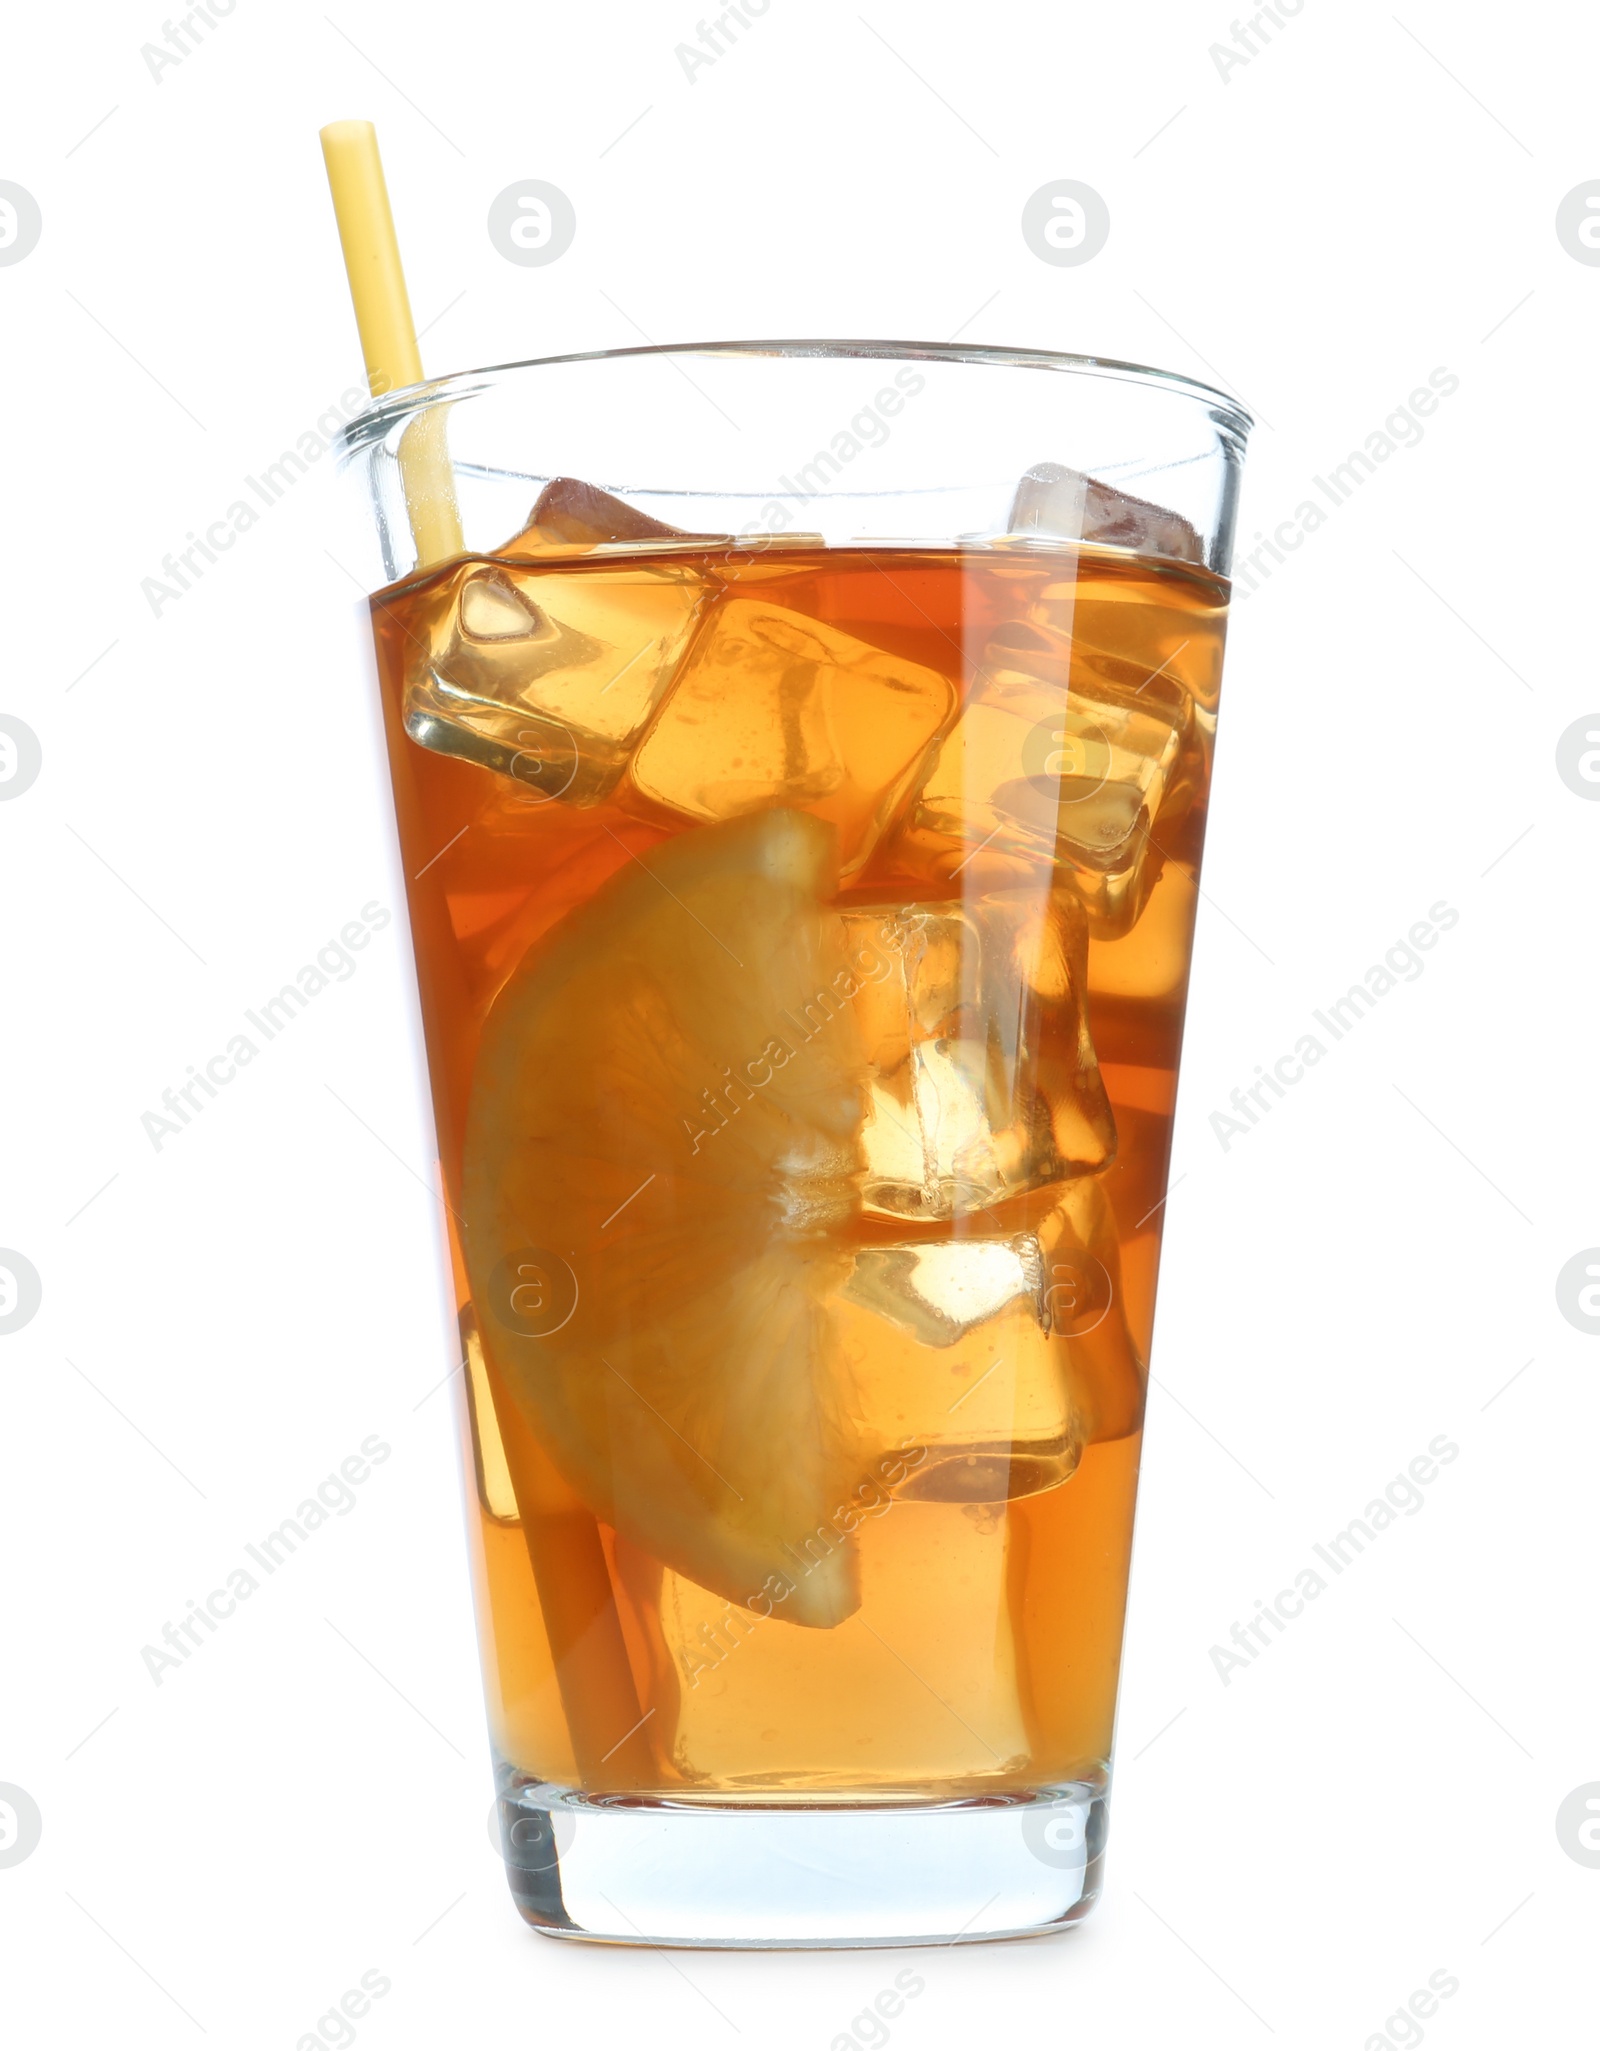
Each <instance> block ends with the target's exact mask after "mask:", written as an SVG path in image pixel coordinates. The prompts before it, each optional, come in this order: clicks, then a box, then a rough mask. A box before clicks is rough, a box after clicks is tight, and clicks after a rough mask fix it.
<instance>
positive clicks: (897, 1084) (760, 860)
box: [347, 343, 1249, 1944]
mask: <svg viewBox="0 0 1600 2051" xmlns="http://www.w3.org/2000/svg"><path fill="white" fill-rule="evenodd" d="M1248 427H1249V422H1248V419H1247V418H1246V416H1245V415H1244V414H1242V413H1241V411H1240V410H1239V408H1238V407H1237V406H1236V405H1235V404H1234V402H1233V401H1232V400H1231V399H1228V398H1227V397H1225V396H1224V395H1222V394H1220V393H1218V392H1214V391H1211V390H1208V389H1207V388H1205V387H1203V386H1200V385H1196V384H1192V383H1190V382H1188V381H1187V380H1184V379H1181V378H1177V377H1171V376H1167V375H1164V374H1162V373H1159V372H1155V371H1149V370H1140V369H1137V368H1134V367H1132V366H1129V365H1124V364H1115V363H1108V362H1101V361H1098V360H1095V359H1089V358H1077V357H1062V356H1047V355H1033V354H1022V353H1018V352H1013V351H1004V350H994V349H976V348H973V349H967V348H954V347H940V348H934V347H921V346H913V345H903V344H891V343H772V344H714V345H705V346H700V347H693V348H681V349H648V350H624V351H620V352H615V353H612V354H608V355H603V356H587V357H567V358H557V359H551V360H548V361H544V362H535V363H523V364H512V365H508V366H506V367H504V368H502V369H498V370H490V371H483V372H476V373H469V374H465V375H463V376H460V377H456V378H449V379H444V380H440V381H438V382H437V383H433V384H429V385H425V386H420V387H416V388H414V389H412V390H410V391H407V392H401V393H397V394H394V395H393V396H391V397H389V398H387V399H385V400H383V401H382V402H380V403H379V404H378V405H377V406H375V408H374V409H373V410H372V411H371V412H370V413H368V414H366V415H364V416H363V417H362V418H361V419H360V420H358V421H356V422H355V423H353V424H352V426H351V428H350V430H349V431H348V435H347V453H348V455H349V456H350V457H351V458H352V459H353V460H355V461H357V462H358V463H359V464H360V465H361V466H362V467H363V468H364V469H365V470H366V473H367V475H368V478H369V481H370V484H371V489H372V496H373V502H374V505H375V507H376V511H377V517H378V526H379V532H380V537H381V539H382V544H383V548H384V554H385V567H386V571H387V575H388V578H389V580H390V581H389V582H388V583H387V585H386V586H385V588H384V589H382V590H380V591H379V592H378V593H377V594H376V595H375V597H374V598H373V601H372V612H373V621H374V628H375V633H376V639H377V648H378V659H379V669H380V675H381V682H382V691H383V702H384V711H385V717H386V722H387V731H388V740H389V752H390V762H391V768H392V773H393V785H394V799H395V810H396V815H397V819H398V825H399V834H400V845H401V852H402V856H403V859H404V865H405V873H406V876H407V878H408V891H409V896H410V909H411V923H412V933H413V938H414V942H415V951H416V961H417V976H418V984H419V989H420V994H421V1003H422V1013H423V1020H424V1025H425V1029H426V1036H427V1046H428V1057H429V1065H430V1070H431V1078H432V1086H433V1097H434V1106H435V1115H436V1122H437V1129H438V1137H439V1149H440V1157H441V1166H442V1175H443V1184H444V1189H445V1192H446V1197H447V1203H448V1211H449V1230H450V1253H451V1259H452V1264H453V1269H454V1275H455V1282H456V1289H457V1296H458V1301H459V1304H460V1318H461V1336H462V1346H463V1353H464V1373H463V1374H462V1376H461V1378H460V1383H459V1387H460V1395H461V1405H462V1422H463V1444H464V1447H465V1449H466V1455H467V1461H468V1474H469V1500H470V1503H471V1505H472V1507H473V1513H474V1514H473V1517H472V1548H473V1560H474V1569H475V1576H476V1590H477V1605H478V1617H479V1630H480V1640H481V1645H482V1653H483V1665H484V1681H485V1689H486V1693H487V1697H488V1705H489V1716H490V1724H491V1730H492V1736H493V1743H494V1750H495V1765H496V1774H497V1787H498V1803H499V1814H500V1819H501V1828H502V1836H503V1843H504V1849H505V1855H506V1864H507V1870H508V1874H509V1877H510V1882H511V1888H512V1892H513V1895H514V1897H515V1899H516V1902H517V1905H518V1907H519V1908H520V1910H521V1912H522V1914H523V1915H524V1916H525V1917H526V1918H527V1920H528V1921H529V1922H530V1923H532V1924H534V1925H535V1926H536V1927H537V1928H539V1929H541V1930H544V1931H547V1932H551V1933H554V1934H561V1935H567V1936H580V1937H594V1938H605V1939H612V1940H620V1941H624V1942H627V1941H649V1942H651V1943H654V1944H863V1943H879V1944H887V1943H912V1942H943V1941H949V1940H952V1939H955V1938H958V1937H959V1938H963V1939H972V1938H981V1937H995V1936H1002V1935H1013V1934H1018V1933H1026V1932H1032V1931H1040V1930H1046V1929H1050V1928H1053V1927H1057V1926H1059V1925H1062V1924H1065V1923H1069V1922H1071V1921H1073V1920H1075V1919H1076V1918H1078V1917H1079V1916H1081V1915H1082V1914H1083V1913H1084V1912H1085V1910H1086V1909H1087V1908H1088V1906H1089V1904H1090V1903H1091V1901H1092V1900H1093V1899H1094V1896H1095V1894H1096V1892H1097V1891H1098V1887H1099V1883H1100V1872H1101V1855H1102V1848H1103V1845H1104V1839H1105V1829H1106V1799H1107V1790H1108V1784H1109V1770H1110V1761H1111V1750H1112V1726H1113V1718H1114V1711H1115V1701H1116V1683H1117V1670H1118V1663H1119V1659H1120V1651H1121V1637H1122V1624H1123V1611H1124V1604H1125V1596H1126V1586H1127V1570H1128V1554H1129V1546H1130V1541H1131V1534H1132V1521H1133V1504H1134V1488H1135V1482H1136V1477H1137V1472H1138V1462H1139V1445H1140V1427H1141V1422H1142V1417H1143V1405H1144V1388H1145V1380H1146V1363H1147V1360H1148V1353H1149V1343H1150V1332H1151V1322H1152V1316H1153V1309H1154V1296H1155V1284H1156V1269H1157V1258H1158V1253H1159V1247H1160V1239H1161V1227H1162V1218H1163V1211H1162V1199H1163V1196H1164V1194H1165V1189H1166V1175H1167V1160H1168V1151H1169V1143H1170V1135H1171V1118H1172V1109H1173V1097H1174V1089H1175V1084H1176V1076H1177V1065H1178V1052H1179V1042H1180V1037H1181V1031H1182V1023H1183V1012H1184V1001H1185V994H1186V989H1187V984H1188V972H1189V947H1190V937H1191V933H1192V929H1193V923H1194V912H1195V902H1196V878H1197V874H1198V870H1199V863H1200V854H1201V844H1202V840H1203V836H1204V827H1205V817H1206V796H1207V787H1208V782H1209V776H1210V769H1211V761H1212V751H1213V743H1214V738H1215V732H1216V714H1217V701H1218V685H1219V679H1220V671H1221V659H1222V642H1223V630H1224V624H1225V620H1226V615H1227V603H1228V584H1227V571H1228V561H1229V549H1230V543H1231V530H1232V524H1233V514H1234V504H1235V497H1236V491H1237V483H1238V476H1239V467H1240V463H1241V461H1242V457H1243V450H1244V442H1245V437H1246V434H1247V431H1248ZM447 446H448V455H447V456H446V454H445V451H446V447H447ZM419 448H421V449H422V450H423V459H422V460H420V461H419V458H418V455H417V451H418V449H419ZM446 463H448V472H446V471H445V470H444V469H443V467H442V466H443V465H444V464H446ZM430 465H431V472H430V470H429V466H430ZM430 474H431V476H432V479H433V488H434V489H435V492H436V495H437V487H438V484H439V480H440V479H441V478H443V477H445V476H446V475H448V478H449V479H450V480H453V487H454V494H455V501H456V510H457V513H458V515H459V519H460V523H461V529H460V531H461V532H462V534H463V535H464V536H465V551H464V553H462V554H459V555H456V556H453V557H452V558H451V559H450V560H448V561H446V562H443V563H437V564H433V565H429V566H425V567H419V566H418V564H417V562H416V560H415V553H414V550H413V547H412V544H411V541H410V538H409V531H408V525H407V501H406V487H407V484H408V482H409V484H410V486H411V489H412V492H413V494H414V495H415V494H416V493H417V491H418V490H419V488H420V486H419V479H426V477H427V476H429V475H430Z"/></svg>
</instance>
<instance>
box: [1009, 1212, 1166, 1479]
mask: <svg viewBox="0 0 1600 2051" xmlns="http://www.w3.org/2000/svg"><path fill="white" fill-rule="evenodd" d="M1034 1229H1035V1234H1036V1237H1037V1239H1038V1242H1039V1261H1040V1268H1041V1282H1042V1297H1041V1300H1042V1303H1043V1309H1044V1318H1045V1322H1046V1324H1047V1326H1048V1329H1049V1332H1050V1335H1051V1337H1052V1338H1053V1339H1055V1340H1056V1341H1058V1342H1064V1343H1065V1345H1066V1348H1067V1354H1068V1359H1069V1362H1070V1369H1069V1377H1070V1382H1071V1387H1072V1392H1073V1403H1074V1409H1075V1414H1076V1416H1077V1417H1078V1419H1079V1421H1080V1427H1081V1430H1082V1432H1083V1438H1084V1443H1085V1444H1089V1443H1092V1442H1095V1441H1098V1440H1102V1439H1120V1438H1126V1437H1127V1436H1128V1435H1129V1433H1131V1432H1135V1431H1137V1430H1138V1429H1139V1428H1140V1426H1141V1425H1142V1423H1143V1422H1144V1397H1145V1383H1146V1380H1147V1378H1148V1374H1147V1369H1146V1365H1145V1361H1144V1358H1143V1356H1142V1355H1141V1353H1140V1351H1139V1347H1138V1345H1137V1343H1136V1342H1135V1340H1134V1336H1133V1332H1132V1329H1131V1327H1130V1324H1129V1317H1128V1300H1127V1296H1126V1294H1125V1292H1124V1289H1123V1284H1122V1263H1121V1256H1120V1251H1119V1241H1118V1236H1117V1220H1116V1217H1115V1215H1114V1213H1113V1211H1112V1208H1111V1202H1110V1199H1109V1198H1108V1197H1107V1195H1106V1192H1105V1190H1104V1189H1103V1188H1102V1187H1101V1185H1100V1183H1099V1182H1098V1181H1095V1180H1090V1179H1087V1178H1086V1179H1085V1180H1083V1181H1081V1182H1071V1183H1068V1184H1067V1186H1066V1188H1065V1189H1064V1190H1063V1191H1062V1192H1061V1195H1060V1200H1059V1201H1058V1202H1057V1204H1056V1205H1055V1207H1054V1209H1053V1210H1052V1211H1050V1213H1049V1214H1048V1215H1047V1216H1046V1217H1044V1218H1043V1219H1041V1220H1040V1221H1039V1223H1038V1224H1037V1225H1036V1226H1035V1228H1034Z"/></svg>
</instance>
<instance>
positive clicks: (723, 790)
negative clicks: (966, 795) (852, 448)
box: [630, 597, 955, 876]
mask: <svg viewBox="0 0 1600 2051" xmlns="http://www.w3.org/2000/svg"><path fill="white" fill-rule="evenodd" d="M954 709H955V689H954V686H953V685H952V683H951V682H950V680H949V679H948V678H947V677H945V676H942V675H940V673H939V672H938V671H937V670H932V669H925V668H924V667H923V666H922V665H921V664H920V663H916V662H911V661H908V660H907V659H906V658H905V657H903V656H897V655H890V654H888V653H886V652H885V651H884V650H883V649H880V648H873V647H871V646H869V645H868V643H866V642H865V641H858V640H856V639H855V637H854V636H853V635H851V634H847V633H845V632H844V631H843V630H842V629H841V628H839V627H833V626H828V625H826V624H824V623H823V622H822V621H820V620H815V619H811V618H809V617H807V616H806V615H805V614H803V613H797V612H791V611H788V610H786V609H785V608H783V607H782V606H779V605H775V604H772V603H769V602H767V601H764V600H761V599H750V598H731V597H730V598H728V599H726V600H724V602H723V603H722V605H721V606H720V607H719V608H718V609H717V611H716V612H715V613H714V614H713V615H712V617H711V619H710V621H709V622H708V624H707V627H706V629H705V632H704V634H703V635H702V636H701V638H700V640H699V641H698V643H697V644H696V646H695V647H694V649H693V650H692V652H691V655H690V659H689V661H688V662H687V663H686V664H685V666H684V670H683V673H682V675H681V677H680V679H679V682H678V684H677V687H676V689H675V690H674V691H673V692H672V694H671V696H670V697H669V698H668V699H667V700H666V702H665V704H664V705H663V706H662V707H661V710H660V712H659V713H658V714H657V716H656V719H655V721H654V723H653V725H652V726H651V728H650V730H649V732H648V733H647V734H646V735H645V737H644V740H643V741H642V743H641V744H640V746H639V748H638V750H637V752H636V754H635V756H634V758H633V764H632V768H631V771H630V775H631V778H632V781H633V783H634V785H635V787H636V789H637V790H638V791H639V793H640V794H641V795H642V796H643V797H645V798H647V799H649V800H651V801H652V802H653V803H654V804H657V805H660V806H663V807H665V808H666V809H667V810H669V811H671V812H674V813H677V814H678V815H680V816H687V817H689V818H691V819H731V818H734V817H736V816H737V815H738V814H740V813H742V812H753V811H758V810H760V809H762V808H763V807H765V806H768V805H797V806H803V807H804V808H805V809H806V810H807V811H810V812H813V813H815V814H816V815H817V816H818V817H819V818H823V819H830V820H832V821H833V823H834V825H835V826H836V827H837V828H838V832H839V853H840V865H841V870H842V873H843V874H845V875H846V876H848V875H850V874H851V873H853V872H854V871H855V870H856V869H859V868H860V866H861V865H862V863H863V862H865V860H866V859H867V857H868V855H870V853H871V852H872V850H873V848H874V847H875V846H876V844H877V842H878V840H879V838H880V837H881V835H882V834H883V832H884V830H885V828H886V827H887V825H888V824H889V822H890V820H891V819H892V818H893V817H894V815H895V813H896V811H897V810H898V808H899V806H900V803H901V800H902V799H903V798H904V796H905V794H906V792H907V790H908V789H909V788H910V786H911V784H912V783H913V782H914V780H915V778H916V777H917V775H918V774H919V772H920V771H921V768H922V765H923V762H924V759H925V757H926V755H927V752H928V749H929V747H930V745H931V744H932V743H933V742H934V741H935V740H936V739H937V737H938V735H939V733H940V732H941V730H942V729H943V728H944V727H945V725H946V724H947V723H948V721H949V719H950V717H951V715H952V713H953V711H954Z"/></svg>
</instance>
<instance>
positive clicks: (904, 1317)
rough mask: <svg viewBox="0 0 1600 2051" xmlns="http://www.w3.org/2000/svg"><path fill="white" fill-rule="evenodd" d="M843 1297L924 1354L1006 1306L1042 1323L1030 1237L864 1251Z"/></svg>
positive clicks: (1039, 1264) (1037, 1260)
mask: <svg viewBox="0 0 1600 2051" xmlns="http://www.w3.org/2000/svg"><path fill="white" fill-rule="evenodd" d="M844 1293H845V1295H846V1296H848V1297H849V1298H850V1299H851V1301H852V1302H854V1303H861V1304H865V1306H866V1307H867V1309H868V1310H875V1311H876V1312H877V1313H878V1315H879V1316H880V1317H886V1318H889V1319H890V1320H891V1321H892V1322H893V1323H895V1324H899V1325H903V1326H904V1327H905V1328H906V1330H907V1331H908V1332H911V1333H912V1334H913V1335H914V1336H915V1337H916V1338H918V1339H920V1340H921V1341H922V1343H923V1345H925V1346H953V1345H955V1344H956V1343H957V1341H958V1340H961V1339H964V1338H966V1336H967V1335H968V1333H969V1332H971V1331H972V1330H973V1328H974V1327H975V1326H977V1325H982V1324H987V1323H988V1321H989V1319H990V1318H992V1317H998V1316H999V1314H1000V1313H1001V1311H1003V1310H1005V1309H1006V1308H1007V1307H1008V1305H1010V1304H1013V1303H1026V1304H1031V1305H1032V1306H1033V1307H1034V1315H1035V1316H1036V1317H1037V1318H1038V1319H1039V1321H1040V1324H1041V1327H1042V1326H1043V1325H1044V1322H1045V1311H1044V1259H1043V1256H1042V1254H1041V1253H1040V1250H1039V1242H1038V1240H1037V1239H1035V1238H1033V1237H1032V1236H1031V1235H1030V1234H1021V1235H1019V1236H1017V1237H1015V1238H1011V1239H935V1240H916V1241H909V1242H907V1243H906V1244H904V1245H900V1246H866V1247H863V1248H862V1249H861V1250H860V1252H858V1253H857V1255H856V1257H855V1266H854V1267H853V1268H852V1270H851V1273H850V1278H849V1280H848V1281H847V1282H846V1283H845V1286H844Z"/></svg>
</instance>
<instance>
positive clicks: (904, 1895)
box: [499, 1774, 1106, 1949]
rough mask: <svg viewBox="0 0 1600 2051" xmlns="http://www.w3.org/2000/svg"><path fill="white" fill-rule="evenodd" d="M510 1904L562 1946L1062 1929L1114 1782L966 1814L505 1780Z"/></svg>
mask: <svg viewBox="0 0 1600 2051" xmlns="http://www.w3.org/2000/svg"><path fill="white" fill-rule="evenodd" d="M499 1814H500V1836H501V1846H502V1849H503V1851H504V1853H505V1860H506V1874H507V1878H508V1879H509V1880H510V1882H511V1894H512V1899H513V1900H514V1901H515V1902H516V1905H517V1907H518V1909H519V1910H520V1911H521V1913H522V1916H523V1918H524V1919H525V1920H526V1921H527V1922H529V1923H531V1924H532V1925H533V1927H534V1928H535V1929H536V1930H542V1931H543V1932H544V1933H545V1934H546V1935H547V1936H550V1937H580V1938H587V1939H590V1940H591V1941H593V1942H597V1943H602V1944H651V1945H698V1946H717V1947H723V1946H728V1947H743V1948H750V1949H755V1948H761V1947H773V1948H789V1947H795V1948H801V1949H805V1948H810V1947H818V1946H865V1945H884V1946H891V1945H893V1946H898V1945H910V1944H955V1943H963V1944H971V1943H977V1942H980V1941H982V1940H985V1939H993V1938H999V1937H1028V1936H1035V1935H1042V1934H1044V1933H1045V1932H1046V1931H1050V1930H1059V1929H1062V1928H1064V1927H1065V1926H1066V1925H1068V1924H1070V1923H1075V1922H1077V1921H1078V1920H1079V1919H1080V1918H1081V1917H1082V1916H1084V1915H1086V1914H1087V1913H1088V1910H1089V1908H1090V1905H1091V1904H1092V1903H1093V1901H1094V1900H1095V1897H1096V1896H1097V1895H1098V1893H1099V1891H1100V1874H1101V1867H1102V1865H1103V1863H1104V1857H1103V1855H1104V1847H1105V1836H1106V1787H1105V1784H1104V1782H1103V1781H1102V1782H1090V1781H1069V1782H1064V1783H1059V1784H1056V1785H1053V1786H1049V1787H1040V1788H1031V1789H1024V1790H1021V1791H1017V1792H1012V1793H1007V1794H1004V1795H985V1796H976V1797H972V1798H969V1799H965V1800H957V1801H944V1802H935V1801H916V1800H892V1799H882V1798H871V1797H864V1798H862V1799H861V1800H858V1801H843V1800H838V1799H835V1800H832V1801H815V1800H813V1801H807V1800H804V1799H801V1798H796V1799H793V1800H790V1799H785V1798H782V1797H776V1798H774V1797H768V1798H766V1799H764V1800H763V1799H747V1800H745V1801H742V1802H737V1803H734V1802H727V1801H722V1802H713V1801H706V1800H699V1799H684V1798H677V1799H673V1800H663V1799H661V1798H659V1797H654V1796H643V1795H585V1794H581V1793H579V1792H577V1791H576V1790H575V1789H572V1788H564V1787H555V1786H552V1785H551V1784H550V1783H548V1782H541V1781H527V1780H524V1779H522V1778H521V1777H520V1776H515V1777H512V1776H510V1775H509V1774H503V1776H502V1782H501V1794H500V1799H499Z"/></svg>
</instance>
